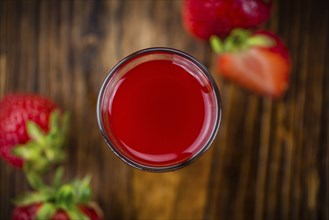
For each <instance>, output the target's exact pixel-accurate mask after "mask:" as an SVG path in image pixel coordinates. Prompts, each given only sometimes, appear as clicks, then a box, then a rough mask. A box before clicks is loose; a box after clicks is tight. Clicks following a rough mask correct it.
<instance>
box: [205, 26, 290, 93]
mask: <svg viewBox="0 0 329 220" xmlns="http://www.w3.org/2000/svg"><path fill="white" fill-rule="evenodd" d="M211 43H212V46H213V48H215V50H216V51H217V52H219V57H218V63H217V67H218V70H219V73H220V74H222V75H223V76H224V77H226V78H228V79H231V80H232V81H234V82H236V83H238V84H239V85H241V86H242V87H245V88H247V89H250V90H252V91H254V92H257V93H259V94H261V95H265V96H269V97H279V96H282V95H283V93H284V92H285V91H286V89H287V87H288V81H289V73H290V69H291V64H290V60H289V52H288V50H287V48H286V47H285V46H284V44H283V43H282V41H281V40H280V39H279V38H278V37H277V36H276V35H275V34H273V33H270V32H266V31H262V32H256V33H254V34H253V35H252V34H251V33H250V32H248V31H245V30H241V29H239V30H235V31H233V32H232V34H231V35H230V36H229V37H228V38H227V39H226V40H225V41H224V42H223V43H221V41H220V40H219V39H218V38H216V37H214V38H212V39H211Z"/></svg>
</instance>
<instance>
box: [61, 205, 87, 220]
mask: <svg viewBox="0 0 329 220" xmlns="http://www.w3.org/2000/svg"><path fill="white" fill-rule="evenodd" d="M66 212H67V214H68V216H69V217H70V219H79V220H89V217H88V216H86V215H85V214H84V213H82V212H81V211H80V210H79V209H77V208H76V207H70V208H69V209H66Z"/></svg>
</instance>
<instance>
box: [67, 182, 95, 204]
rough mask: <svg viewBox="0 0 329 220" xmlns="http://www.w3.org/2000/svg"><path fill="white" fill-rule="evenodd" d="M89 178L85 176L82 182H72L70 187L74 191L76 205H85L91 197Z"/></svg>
mask: <svg viewBox="0 0 329 220" xmlns="http://www.w3.org/2000/svg"><path fill="white" fill-rule="evenodd" d="M90 179H91V177H90V176H86V177H85V178H83V179H82V180H75V181H73V183H72V185H73V188H74V189H75V196H74V198H75V201H76V203H86V202H87V201H89V199H90V197H91V189H90Z"/></svg>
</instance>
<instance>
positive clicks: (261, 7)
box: [183, 0, 272, 40]
mask: <svg viewBox="0 0 329 220" xmlns="http://www.w3.org/2000/svg"><path fill="white" fill-rule="evenodd" d="M271 5H272V0H185V1H184V4H183V23H184V26H185V28H186V29H187V30H188V31H189V32H191V33H192V34H193V35H194V36H196V37H197V38H200V39H203V40H208V39H209V37H210V36H211V35H217V36H220V37H225V36H226V35H228V34H229V33H230V31H231V30H233V29H234V28H253V27H256V26H258V25H260V24H261V23H263V22H265V21H266V20H267V19H268V18H269V16H270V10H271Z"/></svg>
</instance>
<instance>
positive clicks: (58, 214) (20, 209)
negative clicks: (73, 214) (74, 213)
mask: <svg viewBox="0 0 329 220" xmlns="http://www.w3.org/2000/svg"><path fill="white" fill-rule="evenodd" d="M41 207H42V204H40V203H34V204H31V205H26V206H17V207H15V209H14V211H13V215H12V219H13V220H34V219H36V215H37V212H38V210H40V208H41ZM78 209H79V210H80V211H81V212H82V214H84V216H85V217H86V218H87V219H89V220H102V219H103V214H102V211H101V210H100V208H99V207H98V206H97V204H95V203H90V204H88V205H79V206H78ZM48 219H50V220H71V219H72V218H70V217H69V214H68V213H67V212H65V211H64V210H61V209H58V210H55V212H54V213H53V215H52V216H51V217H50V218H48ZM72 220H73V219H72Z"/></svg>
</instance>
